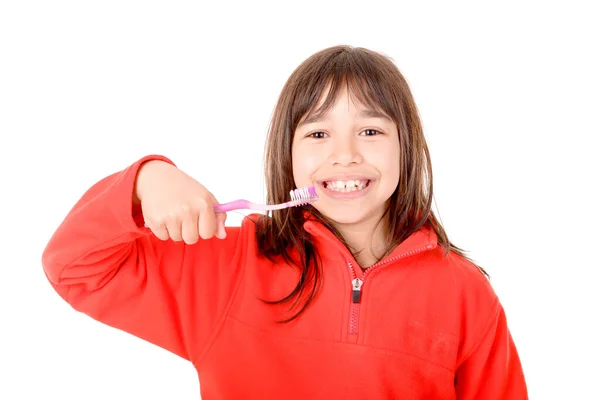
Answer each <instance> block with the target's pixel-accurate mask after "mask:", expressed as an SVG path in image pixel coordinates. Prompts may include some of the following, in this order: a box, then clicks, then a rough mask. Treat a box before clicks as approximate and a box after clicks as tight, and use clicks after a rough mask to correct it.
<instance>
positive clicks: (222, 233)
mask: <svg viewBox="0 0 600 400" xmlns="http://www.w3.org/2000/svg"><path fill="white" fill-rule="evenodd" d="M216 218H217V234H216V236H217V238H219V239H225V238H226V237H227V231H226V230H225V220H226V219H227V213H218V214H217V216H216Z"/></svg>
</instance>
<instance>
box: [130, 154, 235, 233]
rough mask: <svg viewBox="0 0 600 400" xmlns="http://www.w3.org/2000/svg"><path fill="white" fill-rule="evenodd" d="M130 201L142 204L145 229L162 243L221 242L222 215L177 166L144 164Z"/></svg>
mask: <svg viewBox="0 0 600 400" xmlns="http://www.w3.org/2000/svg"><path fill="white" fill-rule="evenodd" d="M133 195H134V196H133V201H134V203H136V204H141V207H142V214H143V216H144V221H145V223H146V226H147V227H148V228H150V230H151V231H152V232H153V233H154V235H156V237H158V238H159V239H161V240H169V239H172V240H174V241H182V240H183V241H184V242H185V243H187V244H194V243H196V242H197V241H198V239H199V238H202V239H210V238H212V237H213V236H215V237H217V238H219V239H224V238H225V236H226V234H225V219H226V217H227V214H226V213H224V212H221V213H216V212H215V211H214V206H215V205H216V204H218V203H217V200H216V199H215V197H214V196H213V195H212V193H211V192H209V191H208V190H207V189H206V188H205V187H204V186H202V185H201V184H200V183H199V182H198V181H196V180H195V179H194V178H192V177H191V176H189V175H187V174H186V173H185V172H183V171H181V170H180V169H178V168H177V167H176V166H174V165H172V164H169V163H167V162H164V161H160V160H152V161H147V162H146V163H144V164H143V165H142V167H141V168H140V170H139V171H138V175H137V178H136V184H135V189H134V193H133Z"/></svg>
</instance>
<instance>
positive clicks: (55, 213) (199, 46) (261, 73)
mask: <svg viewBox="0 0 600 400" xmlns="http://www.w3.org/2000/svg"><path fill="white" fill-rule="evenodd" d="M198 3H199V2H192V1H187V2H183V1H179V2H177V1H169V2H167V1H164V2H157V1H137V2H133V1H124V0H120V1H102V2H85V1H38V2H33V1H25V0H23V1H5V2H2V3H1V5H0V134H1V149H2V155H1V157H0V173H1V174H2V176H1V180H0V188H1V196H0V203H1V205H2V207H1V210H2V214H3V217H2V229H0V235H1V241H0V246H1V247H2V248H1V257H2V258H1V264H2V273H3V276H2V278H1V279H0V296H1V299H0V307H1V312H0V318H1V319H0V324H1V327H0V337H1V339H0V369H1V370H2V373H1V375H0V376H1V378H0V382H1V383H0V398H2V399H7V400H12V399H26V398H27V399H30V398H44V399H62V400H66V399H78V400H79V399H86V400H92V399H108V398H111V399H197V398H198V382H197V378H196V373H195V371H194V369H193V367H192V366H191V364H188V363H187V362H185V361H183V360H181V359H179V358H178V357H176V356H174V355H171V354H170V353H167V352H166V351H164V350H161V349H159V348H157V347H155V346H153V345H150V344H148V343H146V342H143V341H141V340H138V339H136V338H134V337H132V336H129V335H128V334H125V333H123V332H121V331H117V330H114V329H112V328H108V327H106V326H103V325H101V324H99V323H97V322H95V321H93V320H91V319H90V318H88V317H86V316H84V315H82V314H79V313H76V312H75V311H73V310H72V309H71V308H70V307H69V306H68V305H67V304H66V303H64V302H63V301H62V300H61V299H60V298H59V297H58V295H57V294H56V293H55V292H54V291H53V290H52V288H51V287H50V285H49V284H48V283H47V281H46V280H45V277H44V274H43V272H42V267H41V263H40V258H41V253H42V251H43V249H44V246H45V245H46V242H47V240H48V239H49V237H50V235H51V234H52V232H53V231H54V229H56V227H57V226H58V224H59V223H60V222H61V220H62V218H63V217H64V216H65V214H66V213H67V211H68V210H69V209H70V208H71V206H72V205H73V204H74V203H75V201H76V200H77V199H78V198H79V196H80V195H81V194H82V193H83V192H84V191H85V190H86V189H87V188H88V187H89V186H90V185H91V184H93V183H94V182H95V181H96V180H98V179H100V178H102V177H104V176H105V175H108V174H110V173H112V172H115V171H116V170H119V169H122V168H124V167H126V166H127V165H129V164H131V163H132V162H134V161H135V160H137V159H138V158H139V157H142V156H143V155H146V154H150V153H159V154H164V155H166V156H168V157H170V158H172V159H173V160H174V161H175V162H176V163H177V164H178V165H179V166H180V167H181V168H182V169H184V170H185V171H186V172H188V173H190V174H192V175H193V176H195V177H196V178H197V179H198V180H199V181H200V182H202V183H203V184H205V185H206V186H207V187H208V188H209V189H210V190H211V191H213V193H215V195H216V196H217V198H218V199H219V200H222V201H227V200H232V199H236V198H239V197H244V198H248V199H251V200H257V201H260V200H263V199H264V197H263V196H264V188H263V183H264V180H263V177H262V159H263V146H264V137H265V133H266V129H267V125H268V123H269V119H270V117H271V113H272V110H273V107H274V105H275V101H276V98H277V96H278V94H279V91H280V89H281V87H282V85H283V84H284V82H285V80H286V79H287V77H288V76H289V74H290V73H291V72H292V70H293V69H294V68H295V67H296V66H297V65H298V64H299V63H300V62H301V61H302V60H304V59H305V58H306V57H308V56H309V55H311V54H312V53H313V52H315V51H318V50H320V49H322V48H324V47H328V46H331V45H335V44H351V45H354V46H364V47H368V48H370V49H373V50H377V51H381V52H383V53H385V54H387V55H389V56H390V57H392V58H393V59H394V60H395V61H396V63H397V64H398V66H399V68H400V70H401V71H402V72H403V73H404V75H405V76H406V78H407V79H408V81H409V83H410V85H411V87H412V89H413V91H414V95H415V98H416V101H417V103H418V106H419V108H420V111H421V115H422V118H423V123H424V126H425V130H426V136H427V139H428V141H429V145H430V149H431V153H432V158H433V166H434V185H435V186H434V187H435V196H436V205H437V210H438V212H439V215H441V218H442V222H443V223H444V225H445V227H446V229H447V231H448V233H449V235H450V238H451V240H452V241H454V242H455V243H456V244H457V245H458V246H459V247H462V248H464V249H466V250H468V251H469V255H470V256H471V257H472V258H474V259H475V261H476V262H478V263H479V264H481V265H483V266H484V267H485V268H486V269H487V270H488V271H489V272H490V274H491V276H492V283H493V285H494V287H495V289H496V291H497V292H498V294H499V296H500V298H501V301H502V303H503V305H504V306H505V308H506V311H507V314H508V318H509V325H510V327H511V330H512V333H513V335H514V339H515V341H516V344H517V346H518V349H519V352H520V355H521V358H522V362H523V366H524V369H525V374H526V378H527V381H528V385H529V390H530V395H531V398H533V399H575V398H586V399H590V398H600V389H598V386H597V384H596V382H597V380H598V375H599V373H600V367H598V361H597V359H598V357H600V346H599V344H598V343H599V341H598V337H600V329H599V328H598V327H597V326H598V322H599V321H598V319H599V317H598V315H599V314H598V311H597V309H598V305H600V301H599V300H600V299H599V295H598V290H597V283H596V280H595V278H594V277H597V276H598V267H600V262H599V261H598V249H599V248H600V246H599V245H598V239H599V233H598V227H599V225H600V224H599V223H600V218H599V212H598V200H599V198H598V186H599V185H598V177H597V175H598V172H599V171H600V165H599V163H598V156H597V151H598V148H599V146H598V134H599V133H600V129H599V128H600V123H599V122H598V110H599V106H600V101H599V95H598V93H600V80H599V78H598V71H600V63H599V61H598V58H597V57H598V47H599V46H598V38H599V37H600V28H599V27H598V23H597V21H598V19H597V17H598V14H597V12H596V13H594V12H593V10H592V7H591V5H588V4H592V3H594V2H593V1H589V2H585V3H584V2H577V1H570V2H562V3H563V4H568V6H564V5H563V6H558V5H554V4H556V3H558V2H547V1H545V2H542V1H540V2H531V1H519V2H515V3H514V4H512V5H510V4H509V3H508V2H502V3H498V4H499V5H497V6H491V5H484V4H483V2H472V3H464V2H462V3H459V2H439V3H437V4H435V3H431V2H408V4H405V3H403V2H394V6H393V7H392V6H390V5H387V4H385V3H381V4H378V3H376V2H373V1H370V2H359V3H356V4H352V3H348V2H343V3H341V2H340V3H339V4H335V3H333V2H331V3H329V2H326V1H318V2H308V1H301V2H293V3H289V4H288V3H287V2H279V3H276V2H272V5H269V4H266V3H263V4H261V2H257V1H249V2H242V1H239V2H238V4H230V3H224V4H223V5H221V6H219V5H216V4H215V3H216V2H206V3H208V4H210V5H200V4H198ZM549 3H552V5H551V4H549ZM292 4H293V5H292ZM329 4H331V5H329ZM390 4H391V2H390ZM416 4H419V5H418V6H417V5H416ZM241 217H242V214H241V213H239V214H231V215H230V216H229V219H228V224H237V223H239V221H240V220H241ZM365 373H369V372H368V371H365Z"/></svg>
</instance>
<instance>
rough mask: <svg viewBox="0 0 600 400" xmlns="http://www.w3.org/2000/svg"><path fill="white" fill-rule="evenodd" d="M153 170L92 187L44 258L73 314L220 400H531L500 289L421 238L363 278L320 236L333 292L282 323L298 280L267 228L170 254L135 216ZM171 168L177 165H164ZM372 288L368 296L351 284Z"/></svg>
mask: <svg viewBox="0 0 600 400" xmlns="http://www.w3.org/2000/svg"><path fill="white" fill-rule="evenodd" d="M151 158H153V159H157V158H161V157H158V156H151V157H146V158H144V159H141V160H139V161H138V162H136V163H135V164H133V165H131V166H130V167H128V168H126V169H125V170H123V171H120V172H118V173H116V174H113V175H111V176H108V177H106V178H105V179H103V180H101V181H100V182H98V183H96V184H95V185H94V186H92V187H91V188H90V189H89V190H88V191H87V192H86V193H85V194H84V195H83V197H82V198H81V199H80V201H79V202H78V203H77V204H76V205H75V207H74V208H73V209H72V210H71V211H70V212H69V214H68V215H67V216H66V218H65V220H64V221H63V223H62V224H61V225H60V227H59V228H58V229H57V231H56V232H55V233H54V235H53V236H52V238H51V239H50V241H49V243H48V245H47V247H46V249H45V251H44V254H43V260H42V261H43V266H44V271H45V273H46V276H47V277H48V279H49V281H50V283H51V284H52V285H53V287H54V288H55V290H56V291H57V292H58V294H59V295H60V296H61V297H62V298H63V299H64V300H65V301H67V302H68V303H69V304H70V305H71V306H72V307H73V308H74V309H75V310H78V311H80V312H83V313H85V314H87V315H89V316H90V317H92V318H94V319H96V320H98V321H100V322H102V323H104V324H107V325H109V326H112V327H115V328H117V329H120V330H123V331H125V332H128V333H130V334H133V335H136V336H137V337H140V338H142V339H144V340H146V341H149V342H151V343H154V344H155V345H157V346H160V347H162V348H164V349H166V350H168V351H170V352H173V353H174V354H176V355H179V356H181V357H184V358H185V359H187V360H189V361H190V362H191V363H192V364H193V366H194V367H195V368H196V370H197V373H198V377H199V382H200V387H201V395H202V399H204V400H211V399H263V400H264V399H288V400H293V399H302V400H307V399H328V400H329V399H370V400H377V399H392V398H398V399H438V400H439V399H478V400H485V399H515V400H517V399H526V398H527V389H526V384H525V380H524V376H523V372H522V368H521V364H520V361H519V357H518V354H517V351H516V349H515V345H514V343H513V340H512V337H511V335H510V332H509V329H508V328H507V322H506V316H505V314H504V311H503V308H502V306H501V304H500V302H499V301H498V298H497V296H496V294H495V293H494V291H493V289H492V288H491V286H490V284H489V282H488V280H487V279H486V278H485V277H484V276H483V275H482V274H481V272H479V271H478V270H477V268H476V267H475V266H474V265H472V264H471V263H469V262H468V261H467V260H465V259H464V258H462V257H459V256H458V255H456V254H454V253H450V254H449V255H448V256H444V250H443V249H442V248H441V247H440V246H438V245H437V238H436V235H435V233H434V232H433V231H431V230H427V229H422V230H421V231H419V232H417V233H415V234H413V235H412V236H411V237H410V238H408V239H407V240H405V241H404V242H403V243H401V244H400V245H399V246H398V247H397V248H396V249H395V250H394V252H393V253H392V254H391V255H390V256H389V257H387V258H386V259H385V260H383V261H381V262H380V263H378V264H376V265H375V266H374V267H372V268H371V269H369V270H368V272H366V273H364V274H363V272H362V271H361V268H360V267H358V266H357V263H356V262H355V261H354V259H353V257H352V255H351V254H350V253H349V252H348V251H347V250H346V249H345V247H344V246H343V245H342V244H341V243H340V242H339V241H338V240H337V239H336V238H335V236H334V235H333V234H332V233H331V232H330V231H328V230H327V229H326V228H325V227H324V226H322V225H320V224H319V223H318V222H316V221H314V220H311V219H308V220H307V221H306V223H305V225H304V226H305V229H306V230H307V231H308V232H309V233H310V234H311V235H312V236H313V237H314V243H315V244H316V246H317V248H318V250H319V251H320V253H321V256H322V262H323V264H324V265H323V271H324V275H323V286H322V289H321V291H320V292H319V294H318V296H317V297H316V299H315V300H314V302H313V303H312V304H311V306H310V307H309V308H308V309H307V310H306V311H305V313H304V314H302V315H301V316H300V318H299V319H297V320H294V321H293V322H290V323H283V324H282V323H278V322H277V320H278V319H280V318H283V317H286V316H289V314H285V311H286V309H287V305H284V306H271V305H268V304H265V303H264V302H262V301H261V299H279V298H281V297H283V296H284V295H286V294H288V293H289V292H290V290H291V288H293V287H294V286H295V284H296V283H297V281H298V276H299V275H298V271H297V270H296V269H294V268H292V267H290V266H288V265H286V264H285V263H283V262H277V263H273V262H269V261H268V260H266V259H264V258H262V257H260V256H259V254H258V251H257V244H256V241H255V236H254V235H255V224H254V222H253V219H252V218H248V219H246V220H245V221H244V222H243V223H242V225H241V226H240V227H228V228H227V238H226V239H225V240H220V239H217V238H214V239H210V240H200V241H199V242H198V243H197V244H194V245H186V244H185V243H183V242H173V241H166V242H163V241H160V240H158V239H157V238H156V237H154V235H153V234H152V233H151V232H150V231H149V230H148V229H146V228H144V227H143V226H144V224H143V220H142V218H141V213H140V210H134V211H133V212H132V195H133V187H134V181H135V178H136V174H137V171H138V169H139V167H140V165H141V163H142V162H143V161H146V160H148V159H151ZM163 159H164V160H165V161H169V160H167V159H165V158H163ZM356 278H359V279H361V281H362V286H360V290H354V289H353V285H352V281H353V280H355V279H356Z"/></svg>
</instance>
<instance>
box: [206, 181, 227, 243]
mask: <svg viewBox="0 0 600 400" xmlns="http://www.w3.org/2000/svg"><path fill="white" fill-rule="evenodd" d="M208 195H209V197H210V199H211V200H212V202H213V205H215V204H218V203H219V202H218V201H217V199H216V198H215V196H214V195H213V194H212V193H211V192H208ZM215 217H216V220H217V232H216V234H215V236H216V237H217V238H219V239H225V238H226V237H227V232H226V231H225V221H226V220H227V213H224V212H218V213H215Z"/></svg>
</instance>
